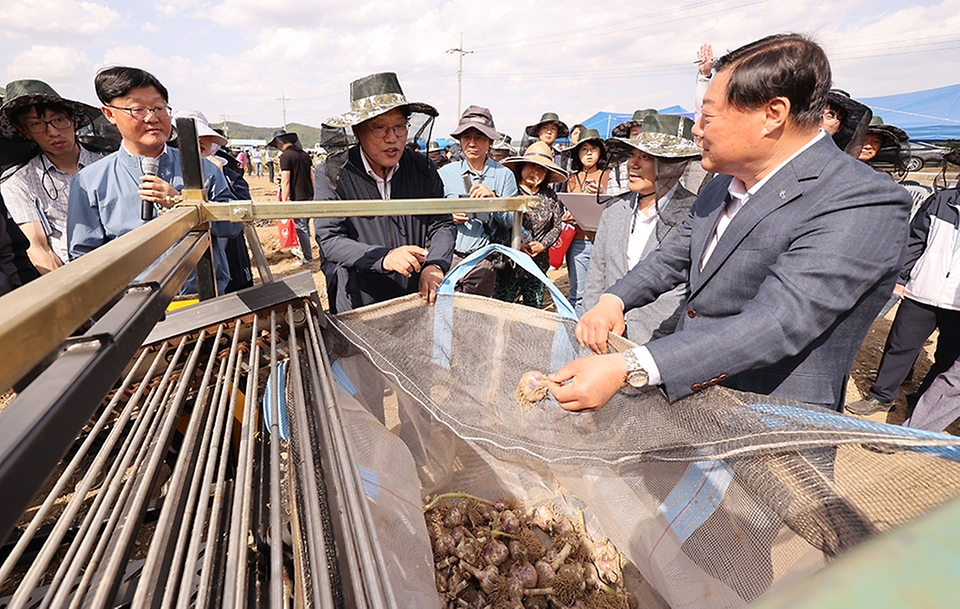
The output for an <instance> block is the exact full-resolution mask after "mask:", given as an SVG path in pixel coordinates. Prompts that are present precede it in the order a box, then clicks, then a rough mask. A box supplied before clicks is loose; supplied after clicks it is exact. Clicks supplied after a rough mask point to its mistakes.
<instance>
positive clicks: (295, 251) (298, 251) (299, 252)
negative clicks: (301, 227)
mask: <svg viewBox="0 0 960 609" xmlns="http://www.w3.org/2000/svg"><path fill="white" fill-rule="evenodd" d="M290 251H291V252H292V253H293V255H294V256H296V257H297V258H299V259H300V260H303V250H302V249H300V247H299V246H297V247H291V248H290Z"/></svg>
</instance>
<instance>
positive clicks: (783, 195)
mask: <svg viewBox="0 0 960 609" xmlns="http://www.w3.org/2000/svg"><path fill="white" fill-rule="evenodd" d="M779 195H780V200H781V201H786V200H787V191H786V190H781V191H780V193H779Z"/></svg>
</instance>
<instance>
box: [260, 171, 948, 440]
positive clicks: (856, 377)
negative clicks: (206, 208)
mask: <svg viewBox="0 0 960 609" xmlns="http://www.w3.org/2000/svg"><path fill="white" fill-rule="evenodd" d="M935 175H936V173H935V172H933V171H932V170H928V171H924V172H920V173H917V174H912V176H911V177H916V178H917V179H918V181H920V182H921V183H924V184H930V183H932V180H933V177H934V176H935ZM248 182H249V183H250V191H251V195H252V197H253V198H254V200H257V201H264V200H274V199H275V197H276V191H275V189H274V188H273V186H272V185H271V184H270V182H269V181H268V180H267V179H266V178H257V177H249V176H248ZM257 234H258V235H259V236H260V241H261V243H262V244H263V248H264V251H265V252H266V254H267V260H268V262H269V263H270V267H271V271H272V272H273V274H274V277H284V276H286V275H290V274H293V273H297V272H300V271H302V270H310V271H311V272H312V273H313V279H314V281H315V282H316V284H317V291H318V293H319V294H320V295H321V299H322V300H323V301H324V303H325V302H326V293H325V290H324V289H323V286H324V280H323V273H321V272H320V264H319V263H318V262H316V260H317V258H318V253H317V247H316V243H315V242H313V243H312V245H313V252H314V262H313V263H312V264H311V265H309V266H301V265H299V264H298V262H297V258H296V257H295V256H294V255H293V253H292V252H291V251H290V250H289V249H285V250H284V249H280V247H279V234H278V232H277V228H276V224H275V223H270V225H269V226H263V227H259V228H258V229H257ZM254 273H255V274H256V270H254ZM548 275H549V277H550V278H551V279H553V281H554V282H555V283H556V284H557V285H558V286H559V287H560V289H561V290H562V291H564V292H566V291H567V272H566V269H561V270H559V271H551V272H550V273H548ZM258 281H259V279H258ZM547 301H548V303H549V296H548V298H547ZM548 307H549V304H548ZM895 313H896V307H894V308H893V310H891V311H890V312H889V313H887V315H886V316H885V317H881V318H877V321H876V322H875V323H874V324H873V327H871V328H870V333H869V334H868V335H867V338H866V340H865V341H864V343H863V346H861V348H860V351H859V353H858V354H857V357H856V360H855V361H854V363H853V368H852V370H851V374H850V378H851V382H850V383H849V384H848V386H847V403H850V402H855V401H857V400H859V399H861V397H863V395H865V394H866V393H867V391H869V389H870V386H871V384H872V383H873V380H874V377H875V376H876V373H877V367H878V366H879V364H880V356H881V355H882V354H883V344H884V341H885V340H886V338H887V333H888V332H889V330H890V323H891V321H892V320H893V316H894V314H895ZM934 347H935V343H934V342H933V341H928V342H927V345H926V347H925V349H924V352H923V353H921V354H920V357H919V358H918V360H917V364H916V368H915V370H914V373H913V377H912V378H911V379H910V380H908V381H907V382H905V383H904V384H903V386H902V387H901V395H900V397H899V398H898V399H897V401H896V408H895V409H894V410H893V411H891V412H886V413H878V414H874V415H871V416H870V417H867V418H868V419H870V420H873V421H879V422H888V423H893V424H900V423H902V422H903V421H904V419H906V401H905V398H904V396H905V395H906V394H908V393H910V392H912V391H914V390H916V388H917V386H918V385H919V384H920V381H922V380H923V377H924V375H925V374H926V373H927V371H928V370H929V369H930V364H931V363H932V357H933V349H934ZM947 431H949V432H950V433H953V434H955V435H956V434H958V433H960V424H957V423H954V425H952V426H951V427H950V429H948V430H947Z"/></svg>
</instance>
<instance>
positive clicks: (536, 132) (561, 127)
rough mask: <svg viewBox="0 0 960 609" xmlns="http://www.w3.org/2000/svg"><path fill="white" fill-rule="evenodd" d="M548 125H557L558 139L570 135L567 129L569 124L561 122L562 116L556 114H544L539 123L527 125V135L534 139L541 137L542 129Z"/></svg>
mask: <svg viewBox="0 0 960 609" xmlns="http://www.w3.org/2000/svg"><path fill="white" fill-rule="evenodd" d="M547 123H554V124H556V126H557V137H558V138H564V137H567V136H568V135H570V129H569V128H568V127H567V124H566V123H565V122H563V121H562V120H560V115H559V114H557V113H556V112H544V113H543V116H541V117H540V122H539V123H535V124H533V125H527V128H526V134H527V135H529V136H530V137H532V138H536V137H539V136H540V127H542V126H544V125H546V124H547Z"/></svg>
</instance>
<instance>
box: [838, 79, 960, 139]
mask: <svg viewBox="0 0 960 609" xmlns="http://www.w3.org/2000/svg"><path fill="white" fill-rule="evenodd" d="M855 99H857V101H859V102H861V103H864V104H866V105H868V106H870V109H871V110H873V114H874V115H875V116H880V117H881V118H882V119H883V122H885V123H887V124H888V125H896V126H897V127H900V128H901V129H903V130H904V131H906V132H907V135H909V136H910V139H911V140H919V141H924V142H939V141H944V140H960V84H958V85H950V86H948V87H939V88H937V89H927V90H926V91H914V92H913V93H900V94H897V95H885V96H883V97H869V98H866V99H860V98H855Z"/></svg>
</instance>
